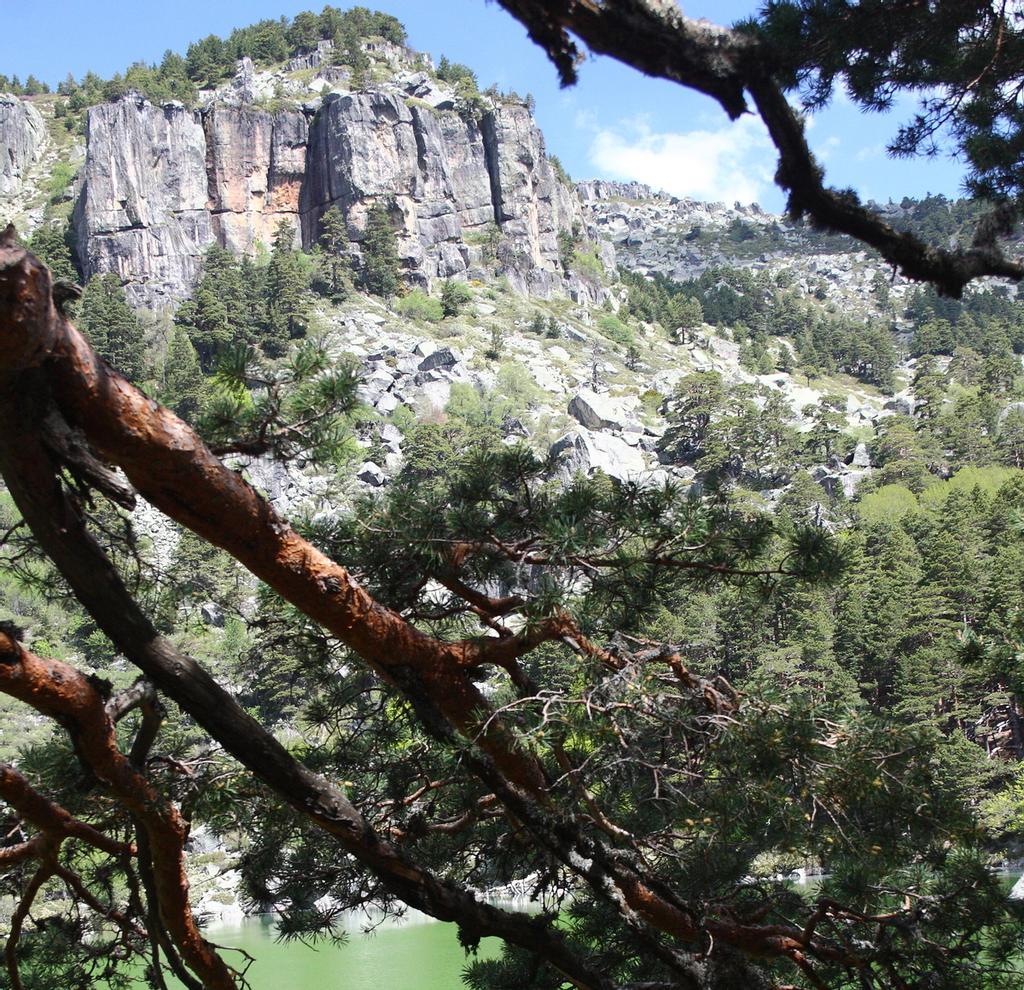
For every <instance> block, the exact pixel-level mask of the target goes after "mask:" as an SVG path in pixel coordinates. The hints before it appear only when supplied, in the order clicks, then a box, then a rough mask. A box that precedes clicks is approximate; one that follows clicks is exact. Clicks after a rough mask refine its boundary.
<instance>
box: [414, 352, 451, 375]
mask: <svg viewBox="0 0 1024 990" xmlns="http://www.w3.org/2000/svg"><path fill="white" fill-rule="evenodd" d="M458 363H459V357H458V355H457V354H456V353H455V352H454V351H453V350H452V349H451V348H450V347H439V348H438V349H437V350H436V351H432V352H431V353H430V354H428V355H427V356H426V357H425V358H424V359H423V360H422V361H420V363H419V365H418V370H419V371H435V370H437V369H439V368H444V369H448V368H453V367H455V365H457V364H458Z"/></svg>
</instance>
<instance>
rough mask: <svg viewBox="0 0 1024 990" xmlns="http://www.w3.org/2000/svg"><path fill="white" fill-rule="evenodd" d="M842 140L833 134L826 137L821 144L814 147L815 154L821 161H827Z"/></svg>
mask: <svg viewBox="0 0 1024 990" xmlns="http://www.w3.org/2000/svg"><path fill="white" fill-rule="evenodd" d="M841 143H842V142H841V141H840V140H839V138H837V137H836V136H835V135H833V136H832V137H830V138H826V139H825V140H824V141H822V143H821V144H819V145H817V146H816V147H815V148H814V154H815V156H816V157H817V159H818V161H819V162H827V161H828V160H829V159H830V158H831V157H832V153H833V152H834V151H835V150H836V149H837V148H838V147H839V145H840V144H841Z"/></svg>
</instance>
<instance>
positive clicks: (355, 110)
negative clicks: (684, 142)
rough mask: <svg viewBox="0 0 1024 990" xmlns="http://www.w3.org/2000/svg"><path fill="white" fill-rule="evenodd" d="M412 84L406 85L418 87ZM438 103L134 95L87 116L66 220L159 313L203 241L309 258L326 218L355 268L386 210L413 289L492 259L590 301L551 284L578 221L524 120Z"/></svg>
mask: <svg viewBox="0 0 1024 990" xmlns="http://www.w3.org/2000/svg"><path fill="white" fill-rule="evenodd" d="M240 73H241V75H244V74H245V67H244V66H243V69H242V70H240ZM423 75H424V74H423V73H419V75H418V76H417V75H415V74H414V75H412V76H410V77H409V86H413V87H414V88H415V87H417V86H418V87H419V88H420V89H422V86H423V80H422V78H420V77H422V76H423ZM396 85H397V84H396ZM417 91H419V90H417ZM231 92H232V93H233V92H234V90H231ZM442 95H443V94H442ZM443 106H444V101H441V103H440V105H438V106H431V105H429V104H428V103H426V102H425V101H423V100H421V99H419V98H411V97H408V96H407V94H406V93H405V91H404V90H403V89H401V88H396V87H394V86H393V87H391V88H389V89H388V88H386V89H381V90H375V91H371V92H365V93H347V94H341V93H331V94H328V95H327V96H326V98H324V99H323V101H322V103H318V102H317V101H313V102H312V103H309V104H307V105H306V110H305V111H283V112H279V113H276V114H271V113H269V112H267V111H265V110H259V109H253V108H251V107H247V106H239V105H235V103H234V102H233V101H231V100H227V101H222V102H212V103H209V104H208V105H207V106H205V107H204V108H203V109H200V110H187V109H185V108H184V107H182V106H181V105H180V104H174V103H170V104H167V105H165V106H162V107H158V106H154V105H152V104H150V103H148V102H147V101H145V100H143V99H141V98H139V97H136V96H128V97H126V98H124V99H122V100H120V101H118V102H117V103H112V104H104V105H101V106H97V107H93V108H92V109H91V110H90V111H89V118H88V129H87V152H86V162H85V167H84V170H83V188H82V193H81V196H80V198H79V202H78V205H77V208H76V214H75V225H76V233H77V238H78V244H79V251H80V259H79V260H80V262H81V265H82V268H83V269H84V271H85V273H86V275H87V276H88V275H91V274H93V273H94V272H108V271H113V272H116V273H117V274H118V275H120V276H121V278H122V280H123V281H124V282H125V283H126V286H127V288H128V292H129V295H130V297H131V299H132V301H133V302H135V303H136V304H140V305H147V306H151V307H160V306H162V305H166V304H168V303H172V302H174V301H176V300H177V299H180V298H182V297H183V296H184V295H186V294H187V293H188V292H189V290H190V289H191V288H192V286H193V285H194V284H195V281H196V277H197V275H198V272H199V267H200V263H201V259H202V255H203V253H204V252H205V251H206V249H207V248H208V247H209V246H210V245H211V244H214V243H216V244H220V245H221V246H223V247H227V248H229V249H231V250H234V251H241V252H252V251H253V250H254V249H255V247H256V245H257V244H259V243H262V244H264V245H269V243H270V241H271V240H272V238H273V234H274V231H275V229H276V228H277V226H278V224H279V223H280V221H281V220H282V219H286V220H288V221H289V222H291V223H294V224H295V227H296V231H297V235H300V236H301V242H302V244H303V246H305V247H310V246H312V245H313V244H315V243H316V241H317V239H318V237H319V235H320V219H321V217H322V216H323V214H324V213H325V212H326V211H327V210H328V209H329V208H330V207H332V206H337V207H338V208H339V209H341V211H342V212H343V214H344V215H345V217H346V219H347V221H348V228H349V236H350V239H351V242H352V245H353V246H352V251H353V254H356V255H358V253H359V243H360V241H361V240H362V239H363V237H364V235H365V230H366V217H367V214H368V212H369V210H370V208H371V207H372V206H373V204H374V203H376V202H378V201H381V200H384V201H386V202H388V203H389V204H393V210H392V221H393V223H394V225H395V228H396V232H397V233H398V241H399V249H400V256H401V261H402V265H403V268H404V272H405V277H406V279H407V280H408V281H410V282H412V283H418V284H421V285H430V284H431V283H432V282H433V281H434V280H435V279H439V278H441V279H443V278H448V277H450V276H457V275H460V274H462V273H465V272H468V271H469V270H471V269H472V268H474V267H479V266H481V265H482V264H483V263H484V262H485V260H493V259H492V258H491V257H488V258H486V259H485V257H484V255H485V251H489V252H490V251H493V252H494V253H495V254H496V256H497V258H496V260H497V262H498V263H499V265H500V266H501V268H502V269H503V271H504V273H505V274H507V275H508V277H509V278H510V280H511V281H512V282H513V284H514V285H516V287H517V288H519V289H520V290H521V291H523V292H529V293H531V294H534V295H539V296H543V297H548V296H550V295H552V294H555V293H557V292H565V291H568V292H569V294H570V295H572V296H573V297H574V298H577V299H581V300H585V301H594V300H595V299H596V298H598V297H599V296H600V290H599V289H598V288H596V287H595V286H591V285H589V284H588V283H587V282H585V281H584V280H583V279H581V278H579V277H578V276H569V277H567V276H566V274H565V273H564V271H563V266H562V261H561V257H560V244H559V234H560V233H561V232H562V231H574V230H575V231H576V232H580V231H583V230H584V229H585V227H586V223H585V218H584V216H583V211H582V207H581V204H580V201H579V198H578V196H577V194H576V192H575V190H574V189H573V188H572V187H570V186H568V185H566V184H565V183H564V182H563V181H561V180H560V178H559V176H558V175H557V174H556V172H555V169H554V168H553V167H552V165H551V164H550V162H549V161H548V159H547V156H546V154H545V149H544V139H543V136H542V135H541V133H540V130H539V129H538V127H537V125H536V123H535V122H534V120H533V117H532V115H531V113H530V111H529V109H528V108H527V107H526V106H525V105H523V104H519V103H515V102H504V103H495V105H494V106H493V107H492V108H491V109H490V110H486V111H484V112H482V113H481V114H480V115H479V117H478V118H474V117H471V116H469V115H465V116H460V114H459V113H457V112H456V111H455V110H454V109H443ZM314 111H315V112H314ZM310 118H311V119H310ZM605 253H607V252H605ZM605 263H606V264H607V265H609V266H612V265H613V264H614V261H613V259H611V257H610V256H609V257H608V258H606V259H605Z"/></svg>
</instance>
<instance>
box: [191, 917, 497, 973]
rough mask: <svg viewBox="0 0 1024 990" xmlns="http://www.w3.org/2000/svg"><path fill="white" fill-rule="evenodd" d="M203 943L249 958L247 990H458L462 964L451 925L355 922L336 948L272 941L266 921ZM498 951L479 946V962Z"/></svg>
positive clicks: (211, 933) (231, 956)
mask: <svg viewBox="0 0 1024 990" xmlns="http://www.w3.org/2000/svg"><path fill="white" fill-rule="evenodd" d="M206 936H207V938H209V939H210V941H212V942H215V943H216V944H218V945H221V946H236V947H238V948H241V949H245V950H246V952H248V953H249V954H250V955H252V956H254V957H255V959H256V961H255V962H254V963H252V965H251V966H250V967H249V970H248V972H247V974H246V976H247V978H248V980H249V983H250V985H251V986H252V988H253V990H382V988H386V990H460V988H461V987H462V982H461V980H460V974H461V973H462V970H463V968H464V967H465V965H466V962H467V956H466V954H465V952H464V951H463V949H462V946H460V945H459V941H458V938H457V936H456V927H455V925H451V924H442V923H440V922H436V921H421V920H418V919H416V920H410V921H405V922H399V923H386V924H383V925H380V926H379V927H378V928H376V929H375V930H374V931H373V932H371V933H370V934H364V933H363V931H362V930H361V928H360V927H359V924H358V922H357V923H355V924H354V925H353V926H352V928H351V930H350V931H349V935H348V940H347V941H346V942H345V944H344V945H341V946H335V945H331V944H329V943H326V942H323V943H318V944H317V945H316V946H308V945H305V944H303V943H301V942H287V943H285V942H278V941H276V940H275V938H274V927H273V922H272V920H271V919H270V918H263V919H260V918H253V919H249V920H247V921H244V922H243V923H242V924H241V925H239V926H238V927H232V928H228V927H220V926H218V927H216V928H211V929H209V930H208V931H207V932H206ZM500 951H501V942H500V941H499V940H498V939H495V938H489V939H484V940H483V941H482V942H481V943H480V956H481V957H482V958H490V957H493V956H497V955H498V954H499V952H500ZM223 955H224V958H225V959H226V960H227V961H228V962H229V963H230V964H231V965H232V966H238V965H240V960H239V957H238V956H237V955H236V954H235V953H232V952H224V953H223Z"/></svg>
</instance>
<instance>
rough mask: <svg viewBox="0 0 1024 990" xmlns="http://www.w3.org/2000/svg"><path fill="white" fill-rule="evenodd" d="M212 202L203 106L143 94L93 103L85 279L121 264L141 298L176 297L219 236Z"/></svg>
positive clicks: (82, 250) (82, 200)
mask: <svg viewBox="0 0 1024 990" xmlns="http://www.w3.org/2000/svg"><path fill="white" fill-rule="evenodd" d="M208 201H209V196H208V189H207V173H206V135H205V134H204V132H203V125H202V121H201V119H200V118H199V115H198V114H196V113H193V112H192V111H190V110H186V109H185V108H184V107H182V106H181V105H180V104H167V105H166V106H164V107H155V106H153V105H152V104H150V103H148V102H145V101H143V100H141V99H123V100H119V101H118V102H117V103H106V104H103V105H101V106H97V107H93V108H92V109H91V110H90V111H89V115H88V119H87V125H86V158H85V166H84V168H83V185H82V192H81V194H80V196H79V199H78V203H77V204H76V207H75V219H74V224H75V230H76V234H77V242H78V246H79V262H80V266H81V268H82V269H83V271H84V273H85V275H86V277H89V276H91V275H92V274H94V273H96V272H116V273H117V274H118V275H119V276H120V277H121V279H122V280H123V281H124V282H125V283H127V290H128V293H129V298H130V299H131V301H132V302H134V303H136V304H146V305H150V306H155V305H159V304H160V302H161V301H162V300H166V299H168V298H169V297H170V298H173V297H174V296H175V295H177V294H179V293H180V292H181V290H182V289H183V288H184V287H185V286H189V285H191V284H193V282H194V281H195V278H196V276H197V274H198V271H199V265H200V260H201V257H202V253H203V251H204V250H205V249H206V248H207V247H208V246H209V245H211V244H212V243H214V234H213V218H212V215H211V213H210V210H209V209H208Z"/></svg>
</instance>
